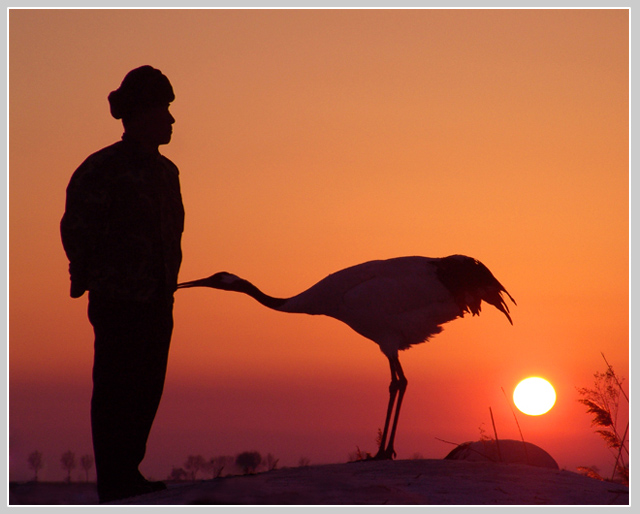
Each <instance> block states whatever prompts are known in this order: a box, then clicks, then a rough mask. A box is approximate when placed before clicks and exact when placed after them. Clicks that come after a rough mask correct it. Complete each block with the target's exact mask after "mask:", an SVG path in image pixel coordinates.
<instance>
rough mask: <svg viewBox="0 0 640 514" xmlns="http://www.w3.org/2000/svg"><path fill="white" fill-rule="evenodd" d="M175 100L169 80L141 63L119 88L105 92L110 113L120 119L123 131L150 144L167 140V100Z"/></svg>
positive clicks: (157, 143) (128, 74)
mask: <svg viewBox="0 0 640 514" xmlns="http://www.w3.org/2000/svg"><path fill="white" fill-rule="evenodd" d="M174 99H175V95H174V93H173V88H172V87H171V83H170V82H169V79H168V78H167V77H166V76H165V75H163V74H162V72H161V71H160V70H157V69H155V68H152V67H151V66H141V67H140V68H136V69H134V70H131V71H130V72H129V73H127V75H126V76H125V78H124V80H123V81H122V84H120V87H119V88H118V89H116V90H115V91H112V92H111V93H110V94H109V106H110V108H111V115H112V116H113V117H114V118H115V119H117V120H118V119H121V120H122V123H123V125H124V128H125V133H126V134H128V135H129V136H130V137H133V138H135V139H138V140H140V142H142V143H146V144H150V145H152V146H157V145H162V144H167V143H168V142H169V141H170V140H171V131H172V129H171V125H172V124H173V123H174V121H175V119H174V118H173V116H171V114H170V113H169V103H170V102H172V101H173V100H174Z"/></svg>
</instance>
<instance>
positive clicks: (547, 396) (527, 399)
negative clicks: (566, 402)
mask: <svg viewBox="0 0 640 514" xmlns="http://www.w3.org/2000/svg"><path fill="white" fill-rule="evenodd" d="M513 401H514V403H515V404H516V407H518V409H520V411H522V412H524V413H525V414H529V415H530V416H539V415H540V414H544V413H546V412H548V411H549V410H550V409H551V407H553V405H554V403H556V392H555V390H554V389H553V386H552V385H551V384H550V383H549V382H548V381H546V380H545V379H544V378H540V377H529V378H525V379H524V380H522V381H521V382H520V383H519V384H518V385H517V386H516V388H515V390H514V391H513Z"/></svg>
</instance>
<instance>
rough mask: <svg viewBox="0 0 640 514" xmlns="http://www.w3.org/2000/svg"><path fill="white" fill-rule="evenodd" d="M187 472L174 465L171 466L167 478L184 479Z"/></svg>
mask: <svg viewBox="0 0 640 514" xmlns="http://www.w3.org/2000/svg"><path fill="white" fill-rule="evenodd" d="M187 476H188V475H187V472H186V471H185V470H184V469H182V468H176V467H175V466H174V467H172V468H171V474H170V475H169V480H177V481H179V480H186V478H187Z"/></svg>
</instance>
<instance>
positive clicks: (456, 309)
mask: <svg viewBox="0 0 640 514" xmlns="http://www.w3.org/2000/svg"><path fill="white" fill-rule="evenodd" d="M187 287H212V288H215V289H223V290H228V291H237V292H241V293H245V294H248V295H250V296H252V297H253V298H255V299H256V300H257V301H259V302H260V303H262V304H263V305H265V306H266V307H269V308H271V309H275V310H278V311H281V312H290V313H304V314H311V315H325V316H329V317H332V318H335V319H338V320H340V321H342V322H344V323H346V324H347V325H349V326H350V327H351V328H352V329H353V330H355V331H356V332H358V333H359V334H361V335H362V336H364V337H366V338H368V339H371V340H372V341H374V342H375V343H377V344H378V346H379V347H380V350H381V351H382V353H384V355H385V356H386V357H387V358H388V359H389V364H390V368H391V384H390V386H389V392H390V398H389V405H388V409H387V418H386V421H385V428H384V430H383V437H382V442H381V445H380V449H379V451H378V454H377V455H376V457H377V458H393V456H394V455H395V451H394V449H393V440H394V436H395V431H396V426H397V421H398V416H399V412H400V405H401V403H402V397H403V395H404V391H405V389H406V385H407V380H406V378H405V376H404V373H403V372H402V368H401V366H400V361H399V360H398V351H399V350H406V349H407V348H409V347H411V346H412V345H414V344H419V343H422V342H424V341H427V340H428V339H429V338H430V337H431V336H433V335H435V334H438V333H440V332H441V331H442V325H443V324H444V323H447V322H448V321H451V320H454V319H456V318H458V317H462V316H464V314H465V313H466V312H470V313H472V314H473V315H476V314H479V313H480V305H481V302H482V301H485V302H487V303H489V304H491V305H494V306H495V307H496V308H497V309H499V310H500V311H501V312H503V313H504V314H505V316H506V317H507V319H508V320H509V322H510V323H511V317H510V316H509V309H508V307H507V305H506V303H505V301H504V299H503V297H502V293H505V294H506V295H507V296H508V297H509V298H510V299H511V301H513V302H514V303H515V301H514V300H513V298H511V296H510V295H509V293H508V292H507V291H506V289H505V288H504V287H503V286H502V285H501V284H500V282H498V281H497V280H496V278H495V277H494V276H493V275H492V274H491V272H490V271H489V270H488V269H487V268H486V267H485V266H484V265H483V264H482V263H481V262H479V261H477V260H476V259H473V258H471V257H466V256H463V255H452V256H449V257H443V258H430V257H419V256H414V257H397V258H394V259H387V260H377V261H369V262H365V263H362V264H358V265H356V266H352V267H349V268H345V269H343V270H341V271H337V272H336V273H333V274H331V275H329V276H327V277H326V278H324V279H322V280H320V281H319V282H318V283H316V284H315V285H313V286H311V287H310V288H309V289H307V290H306V291H303V292H302V293H300V294H298V295H295V296H292V297H291V298H274V297H272V296H269V295H266V294H265V293H263V292H262V291H260V290H259V289H258V288H257V287H256V286H254V285H253V284H252V283H250V282H248V281H247V280H244V279H241V278H239V277H237V276H235V275H232V274H230V273H227V272H220V273H216V274H215V275H212V276H210V277H208V278H205V279H200V280H194V281H191V282H184V283H181V284H179V285H178V288H187ZM396 397H397V405H396V414H395V417H394V422H393V426H392V428H391V434H390V436H389V443H388V445H386V446H385V441H386V437H387V434H388V429H389V423H390V419H391V414H392V411H393V405H394V403H395V401H396Z"/></svg>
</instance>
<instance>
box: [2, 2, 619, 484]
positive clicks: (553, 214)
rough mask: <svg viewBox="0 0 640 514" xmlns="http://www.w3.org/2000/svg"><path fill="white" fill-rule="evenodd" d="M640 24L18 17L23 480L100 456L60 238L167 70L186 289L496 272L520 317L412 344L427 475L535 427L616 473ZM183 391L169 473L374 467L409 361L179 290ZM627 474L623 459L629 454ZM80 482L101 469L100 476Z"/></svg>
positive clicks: (159, 424)
mask: <svg viewBox="0 0 640 514" xmlns="http://www.w3.org/2000/svg"><path fill="white" fill-rule="evenodd" d="M628 24H629V12H628V10H618V9H612V10H429V9H427V10H328V11H325V10H299V11H290V10H206V11H199V10H185V11H182V10H146V11H139V10H107V11H101V10H49V11H47V10H12V11H10V13H9V95H10V97H9V122H10V125H9V151H10V154H9V166H10V173H9V202H10V203H9V216H10V218H9V230H10V232H9V266H10V268H9V279H10V289H9V323H10V325H9V342H10V344H9V402H10V403H9V416H10V420H9V421H10V423H9V452H10V467H9V470H10V476H11V478H13V479H27V478H29V477H30V476H32V474H31V472H30V471H29V470H28V467H27V465H26V458H27V455H28V454H29V453H30V452H32V451H33V450H35V449H39V450H40V451H42V452H43V454H44V457H45V461H46V467H45V469H44V470H43V471H42V472H41V478H42V479H50V480H60V479H62V478H63V477H64V471H63V470H62V469H61V467H60V465H59V458H60V455H61V454H62V453H63V452H64V451H66V450H68V449H71V450H72V451H74V452H75V453H76V455H77V456H80V455H83V454H85V453H90V452H91V437H90V431H89V398H90V395H91V362H92V331H91V327H90V325H89V322H88V321H87V319H86V297H83V298H82V299H80V300H72V299H71V298H69V296H68V288H69V283H68V274H67V265H68V264H67V260H66V256H65V255H64V251H63V249H62V245H61V243H60V237H59V230H58V224H59V220H60V217H61V216H62V213H63V210H64V200H65V188H66V186H67V183H68V181H69V178H70V176H71V173H72V172H73V171H74V170H75V168H76V167H77V166H78V165H79V164H80V163H81V162H82V160H84V158H85V157H87V156H88V155H89V154H90V153H93V152H94V151H96V150H98V149H100V148H102V147H105V146H107V145H109V144H111V143H112V142H114V141H116V140H117V139H119V137H120V135H121V132H122V129H121V124H120V123H119V122H118V121H116V120H114V119H113V118H111V117H110V115H109V109H108V103H107V99H106V98H107V95H108V93H109V92H110V91H111V90H113V89H115V88H117V87H118V86H119V84H120V82H121V80H122V78H123V77H124V75H125V74H126V73H127V72H128V71H129V70H131V69H132V68H134V67H137V66H140V65H142V64H151V65H152V66H154V67H157V68H159V69H161V70H162V71H163V72H164V73H165V74H166V75H167V76H168V77H169V78H170V80H171V82H172V84H173V86H174V90H175V92H176V101H175V102H174V103H173V104H172V109H171V110H172V113H173V115H174V117H175V118H176V120H177V121H176V124H175V126H174V138H173V141H172V142H171V144H169V145H168V146H166V147H162V149H161V150H162V152H163V153H164V154H165V155H167V156H168V157H169V158H171V159H172V160H173V161H174V162H175V163H176V164H177V165H178V167H179V168H180V171H181V184H182V194H183V201H184V204H185V209H186V213H187V215H186V216H187V217H186V227H185V232H184V237H183V252H184V260H183V266H182V270H181V275H180V276H181V279H183V280H190V279H194V278H200V277H202V276H206V275H209V274H211V273H213V272H215V271H220V270H226V271H231V272H234V273H237V274H239V275H241V276H244V277H245V278H247V279H249V280H251V281H253V282H254V283H256V285H258V286H259V287H261V288H262V289H263V290H264V291H265V292H267V293H270V294H273V295H275V296H290V295H293V294H296V293H298V292H300V291H301V290H303V289H305V288H306V287H308V286H310V285H311V284H313V283H314V282H316V281H317V280H319V279H321V278H323V277H324V276H325V275H327V274H328V273H331V272H333V271H336V270H338V269H341V268H344V267H346V266H350V265H352V264H357V263H359V262H364V261H367V260H372V259H379V258H387V257H395V256H401V255H424V256H429V257H440V256H445V255H449V254H453V253H462V254H467V255H471V256H473V257H476V258H478V259H480V260H481V261H483V262H484V263H485V264H486V265H487V266H488V267H489V268H490V269H491V270H492V271H493V272H494V274H495V275H496V276H497V278H498V279H499V280H500V281H501V282H502V283H503V284H504V285H505V287H506V288H507V289H508V291H509V292H510V293H511V294H512V296H513V297H514V298H515V299H516V301H517V302H518V306H517V307H514V308H513V309H512V317H513V320H514V325H513V326H510V325H509V324H508V323H507V322H506V320H505V319H504V316H503V315H502V314H501V313H499V312H498V311H496V310H495V309H493V308H491V307H486V308H485V309H484V310H483V312H482V315H481V316H480V317H475V318H470V317H468V318H465V319H463V320H457V321H455V322H453V323H451V324H449V325H447V326H446V327H445V330H444V332H443V333H442V334H440V335H438V336H436V337H434V338H433V340H432V341H431V342H429V343H427V344H424V345H420V346H418V347H414V348H412V349H411V350H409V351H407V352H402V353H401V355H400V359H401V362H402V363H403V366H404V369H405V373H406V375H407V378H408V380H409V387H408V390H407V396H406V399H405V403H404V405H403V412H402V416H401V419H400V426H399V430H398V437H397V441H396V449H397V451H398V457H399V458H409V457H411V456H412V455H413V454H414V453H421V454H422V455H423V456H424V457H428V458H441V457H443V456H444V455H446V454H447V453H448V452H449V451H450V450H451V449H452V448H453V446H451V445H448V444H446V443H443V442H441V441H439V440H438V439H436V438H439V439H444V440H447V441H453V442H458V443H460V442H464V441H468V440H475V439H479V437H480V428H482V429H483V430H485V432H487V433H488V434H489V435H492V434H491V433H492V429H491V420H490V416H489V408H490V407H491V409H492V411H493V414H494V417H495V421H496V426H497V431H498V436H499V437H503V438H515V439H517V438H519V433H518V429H517V426H516V424H515V421H514V419H513V414H512V412H511V408H510V405H512V403H511V402H510V401H509V402H508V401H507V400H506V399H505V396H504V394H503V392H502V388H504V389H505V390H506V391H507V392H508V395H509V396H510V394H511V391H512V390H513V388H514V387H515V385H516V384H517V382H518V381H519V380H521V379H522V378H525V377H526V376H529V375H532V374H534V375H540V376H543V377H545V378H547V379H548V380H550V381H551V382H552V383H553V384H554V385H555V387H556V390H557V394H558V400H557V403H556V406H555V407H554V408H553V409H552V410H551V412H550V413H549V414H546V415H544V416H540V417H530V416H525V415H523V414H520V415H519V416H518V421H519V423H520V427H521V429H522V432H523V435H524V437H525V439H526V440H528V441H530V442H532V443H534V444H537V445H539V446H541V447H542V448H544V449H545V450H547V451H548V452H549V453H551V455H552V456H554V458H555V459H556V460H557V461H558V463H559V464H560V466H561V467H565V468H567V469H571V470H575V467H576V466H578V465H592V464H596V465H598V466H600V467H601V468H602V469H603V470H604V471H605V472H608V470H609V468H608V467H609V466H610V458H609V455H608V453H607V451H606V450H605V449H604V444H603V443H602V441H601V440H600V439H599V437H598V436H597V435H595V434H594V433H593V429H592V428H591V427H590V421H591V419H590V417H589V416H588V415H587V414H586V412H585V409H584V407H583V406H581V405H580V404H578V402H577V401H576V400H577V399H578V398H579V395H578V394H577V392H576V387H589V386H591V385H592V382H593V373H594V372H596V371H604V370H605V364H604V361H603V359H602V356H601V354H600V353H601V352H603V353H604V354H605V356H606V357H607V359H608V360H609V362H610V363H611V364H612V365H613V367H614V369H615V370H616V371H617V372H618V374H619V375H621V376H622V377H625V378H627V377H629V371H628V366H629V358H628V357H629V222H628V220H629V218H628V214H629V139H628V136H629V46H628V45H629V30H628ZM175 323H176V327H175V331H174V337H173V342H172V349H171V355H170V363H169V371H168V376H167V382H166V386H165V395H164V398H163V401H162V404H161V406H160V410H159V412H158V416H157V418H156V423H155V425H154V427H153V430H152V433H151V437H150V441H149V446H148V452H147V459H146V460H145V462H144V463H143V466H142V471H143V472H144V473H146V474H147V475H149V476H152V477H155V478H165V477H166V476H167V474H168V473H169V472H170V470H171V466H172V465H177V466H180V465H182V464H183V462H184V461H185V460H186V457H187V456H188V455H190V454H198V453H199V454H202V455H204V456H205V457H213V456H216V455H221V454H231V455H233V454H236V453H239V452H241V451H244V450H253V449H255V450H258V451H260V452H261V453H263V454H265V455H266V453H269V452H270V453H272V454H274V455H275V456H276V457H279V458H280V459H281V461H280V463H281V465H296V464H297V462H298V459H299V458H300V457H307V458H308V459H310V461H311V462H312V463H321V462H344V461H346V459H347V456H348V454H349V453H351V452H354V451H355V450H356V447H357V446H358V447H360V448H361V449H363V450H369V451H374V449H375V437H376V431H377V429H378V427H381V426H382V424H383V422H384V419H383V416H384V410H385V408H386V401H387V390H388V389H387V388H388V381H389V376H388V375H389V372H388V363H387V361H386V359H385V358H384V356H383V355H382V354H381V353H380V351H379V350H378V348H377V347H376V346H375V344H374V343H372V342H370V341H368V340H366V339H363V338H362V337H361V336H359V335H358V334H356V333H354V332H352V331H351V330H350V329H349V328H348V327H346V326H345V325H342V324H340V323H339V322H337V321H335V320H332V319H329V318H316V317H309V316H304V315H291V314H283V313H277V312H273V311H269V310H268V309H266V308H264V307H262V306H261V305H259V304H257V303H256V302H254V301H253V300H252V299H250V298H248V297H245V296H241V295H238V294H232V293H225V292H222V291H214V290H185V291H179V292H178V293H177V295H176V309H175ZM611 465H612V464H611ZM80 472H81V471H79V472H78V473H80Z"/></svg>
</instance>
